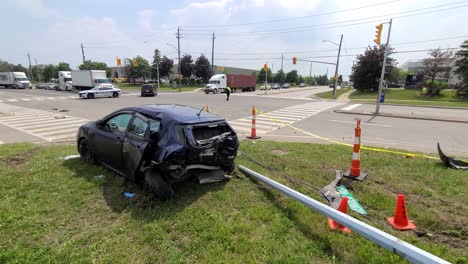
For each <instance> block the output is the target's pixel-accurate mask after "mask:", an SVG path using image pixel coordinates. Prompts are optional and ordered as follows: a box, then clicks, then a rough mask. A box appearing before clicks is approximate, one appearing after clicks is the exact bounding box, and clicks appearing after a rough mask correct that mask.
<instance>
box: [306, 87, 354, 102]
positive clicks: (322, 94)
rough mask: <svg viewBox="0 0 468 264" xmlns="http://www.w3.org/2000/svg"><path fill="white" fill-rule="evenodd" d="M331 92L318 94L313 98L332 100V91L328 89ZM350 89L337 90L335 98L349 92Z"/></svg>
mask: <svg viewBox="0 0 468 264" xmlns="http://www.w3.org/2000/svg"><path fill="white" fill-rule="evenodd" d="M330 90H331V91H327V92H323V93H318V94H314V96H315V97H320V98H324V99H333V89H332V88H330ZM351 90H352V89H351V88H343V89H338V90H336V98H338V97H339V96H340V95H342V94H344V93H347V92H349V91H351Z"/></svg>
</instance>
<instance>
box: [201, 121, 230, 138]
mask: <svg viewBox="0 0 468 264" xmlns="http://www.w3.org/2000/svg"><path fill="white" fill-rule="evenodd" d="M226 132H230V129H229V128H228V127H227V126H226V124H225V123H217V124H206V125H202V126H194V127H193V130H192V133H193V137H194V138H195V140H205V139H210V138H212V137H216V136H220V135H222V134H224V133H226Z"/></svg>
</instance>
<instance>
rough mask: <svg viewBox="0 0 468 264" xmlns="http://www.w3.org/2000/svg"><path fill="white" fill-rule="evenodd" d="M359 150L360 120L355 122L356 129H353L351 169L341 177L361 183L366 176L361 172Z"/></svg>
mask: <svg viewBox="0 0 468 264" xmlns="http://www.w3.org/2000/svg"><path fill="white" fill-rule="evenodd" d="M360 149H361V120H360V119H358V120H357V122H356V128H355V129H354V146H353V159H352V160H351V168H350V169H349V171H347V172H345V173H344V174H343V176H345V177H348V178H350V179H353V180H358V181H362V180H364V178H366V176H367V174H366V173H363V172H361V160H360V158H361V157H360V154H359V152H360Z"/></svg>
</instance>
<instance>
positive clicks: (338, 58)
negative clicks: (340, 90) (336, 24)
mask: <svg viewBox="0 0 468 264" xmlns="http://www.w3.org/2000/svg"><path fill="white" fill-rule="evenodd" d="M322 42H330V43H333V44H335V45H337V46H338V56H336V68H335V76H334V77H335V78H334V79H335V85H334V86H333V98H336V87H337V86H338V65H339V64H340V53H341V43H343V34H341V38H340V44H338V43H335V42H333V41H331V40H322Z"/></svg>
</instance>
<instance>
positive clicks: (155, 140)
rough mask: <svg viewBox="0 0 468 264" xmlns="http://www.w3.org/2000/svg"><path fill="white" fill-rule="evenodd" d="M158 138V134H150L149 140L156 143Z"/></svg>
mask: <svg viewBox="0 0 468 264" xmlns="http://www.w3.org/2000/svg"><path fill="white" fill-rule="evenodd" d="M159 137H160V135H159V132H151V135H150V139H151V141H153V142H154V143H158V141H159Z"/></svg>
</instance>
